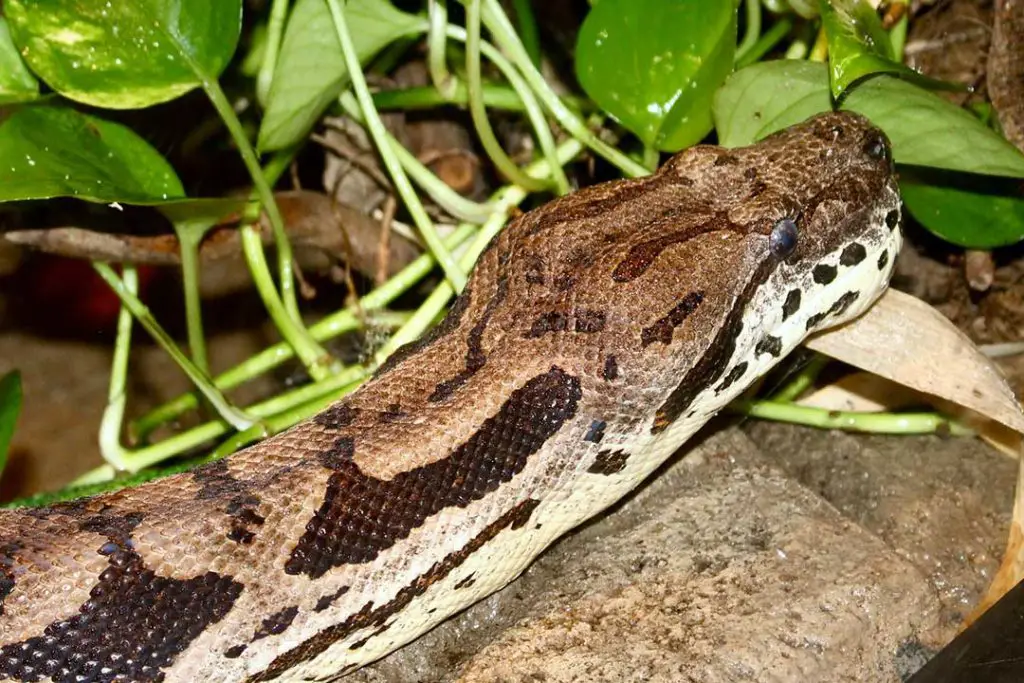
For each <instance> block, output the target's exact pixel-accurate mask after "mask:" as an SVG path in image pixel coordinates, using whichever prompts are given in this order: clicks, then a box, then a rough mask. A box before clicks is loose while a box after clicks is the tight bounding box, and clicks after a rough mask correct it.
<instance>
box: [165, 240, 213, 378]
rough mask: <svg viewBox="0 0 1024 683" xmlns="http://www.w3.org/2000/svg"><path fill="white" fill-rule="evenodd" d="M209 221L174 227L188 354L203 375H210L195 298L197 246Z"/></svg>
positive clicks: (196, 292)
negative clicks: (177, 248) (179, 259)
mask: <svg viewBox="0 0 1024 683" xmlns="http://www.w3.org/2000/svg"><path fill="white" fill-rule="evenodd" d="M207 227H209V221H204V222H203V223H201V224H200V223H196V222H190V223H189V224H188V225H179V224H175V226H174V229H175V232H176V233H177V235H178V244H179V245H180V252H181V285H182V290H183V292H184V296H185V329H186V334H187V336H188V351H189V356H190V357H191V358H192V362H193V363H195V364H196V367H197V368H199V369H200V370H201V371H202V372H203V374H205V375H208V374H210V361H209V358H208V357H207V353H206V335H205V334H204V333H203V313H202V306H201V304H200V296H199V244H200V243H201V242H202V241H203V235H204V234H206V228H207Z"/></svg>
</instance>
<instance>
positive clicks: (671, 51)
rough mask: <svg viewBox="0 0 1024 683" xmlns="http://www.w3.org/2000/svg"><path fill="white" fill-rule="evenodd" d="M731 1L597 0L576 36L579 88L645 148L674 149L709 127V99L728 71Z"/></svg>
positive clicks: (733, 46) (733, 28) (732, 25)
mask: <svg viewBox="0 0 1024 683" xmlns="http://www.w3.org/2000/svg"><path fill="white" fill-rule="evenodd" d="M736 21H737V19H736V5H735V3H733V2H724V1H717V0H716V1H715V2H707V1H706V0H673V1H672V2H665V0H601V2H598V3H596V4H594V6H593V7H592V8H591V9H590V12H589V14H587V18H586V19H585V20H584V21H583V25H582V26H581V27H580V33H579V36H578V38H577V41H576V76H577V78H579V81H580V85H582V86H583V89H584V90H585V91H586V92H587V94H588V95H589V96H590V97H591V99H593V100H594V101H595V102H597V103H598V104H599V105H600V106H601V107H602V108H604V109H605V110H607V111H608V112H609V113H610V114H612V116H614V117H615V118H616V119H618V120H619V121H620V122H621V123H622V125H624V126H625V127H626V128H628V129H629V130H631V131H632V132H633V133H634V134H636V135H637V136H638V137H639V138H640V139H641V140H643V142H644V143H645V144H646V145H648V146H651V147H655V148H657V149H660V150H664V151H676V150H679V149H682V148H683V147H687V146H689V145H692V144H694V143H695V142H698V141H699V140H701V139H702V138H703V137H704V136H705V135H707V134H708V132H709V131H710V130H711V127H712V120H711V98H712V96H713V95H714V92H715V90H716V89H717V88H718V86H720V85H721V84H722V82H723V81H724V80H725V78H726V76H728V75H729V73H730V72H731V71H732V66H733V58H734V56H735V52H736Z"/></svg>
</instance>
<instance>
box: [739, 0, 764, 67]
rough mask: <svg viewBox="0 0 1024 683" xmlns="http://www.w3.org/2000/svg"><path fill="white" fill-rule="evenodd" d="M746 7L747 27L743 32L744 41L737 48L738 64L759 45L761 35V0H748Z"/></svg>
mask: <svg viewBox="0 0 1024 683" xmlns="http://www.w3.org/2000/svg"><path fill="white" fill-rule="evenodd" d="M746 7H747V15H746V16H747V25H746V27H745V28H744V30H743V31H744V32H743V40H742V41H740V44H739V46H738V47H737V48H736V61H737V62H738V61H740V60H741V59H743V55H745V54H746V53H747V52H749V51H750V50H751V49H752V48H753V47H754V45H755V44H757V39H758V37H759V36H760V35H761V0H746Z"/></svg>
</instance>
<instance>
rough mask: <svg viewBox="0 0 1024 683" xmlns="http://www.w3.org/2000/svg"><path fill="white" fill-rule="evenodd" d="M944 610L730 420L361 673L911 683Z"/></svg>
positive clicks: (921, 580)
mask: <svg viewBox="0 0 1024 683" xmlns="http://www.w3.org/2000/svg"><path fill="white" fill-rule="evenodd" d="M940 608H941V603H940V601H939V598H938V596H937V595H936V592H935V590H934V589H933V587H932V586H931V584H929V582H928V581H927V580H926V578H925V576H924V574H923V573H922V572H921V571H920V570H918V569H917V568H916V567H915V566H914V565H913V564H912V563H910V562H908V561H907V560H905V559H903V558H901V557H900V556H899V555H897V554H896V553H895V552H893V550H892V549H891V548H889V547H888V546H887V545H886V544H885V543H883V542H882V541H881V540H880V539H879V538H877V537H875V536H873V535H872V534H870V533H868V532H867V531H865V530H864V529H863V528H861V527H859V526H858V525H856V524H854V523H852V522H851V521H850V520H848V519H846V518H844V517H843V516H842V515H841V514H840V513H839V512H838V511H837V510H836V509H835V508H833V507H832V506H831V505H829V504H828V503H827V502H825V501H824V500H823V499H822V498H820V497H819V496H817V495H816V494H815V493H813V492H812V491H810V490H808V489H807V488H805V487H803V486H802V485H800V484H799V483H798V482H797V481H795V480H794V479H791V478H789V477H787V476H786V475H785V474H783V472H782V471H781V470H779V469H778V468H777V467H775V466H773V465H771V464H769V462H768V461H767V460H766V459H765V457H764V456H763V455H762V454H761V453H760V452H759V451H758V449H757V448H756V447H755V446H754V444H753V443H752V442H751V441H750V440H749V439H748V438H747V437H746V436H745V435H744V434H743V433H742V432H740V431H739V430H736V429H729V430H726V431H723V432H718V433H715V434H714V435H712V436H711V437H709V438H708V439H707V440H706V442H704V443H703V444H701V445H700V446H699V447H697V448H696V449H694V450H693V451H692V452H690V453H689V454H688V455H687V456H686V457H684V458H677V459H676V460H675V461H674V462H672V463H671V465H669V466H668V467H666V468H664V469H663V471H662V472H661V473H660V474H659V475H658V476H657V477H655V478H654V479H653V480H652V481H651V482H649V483H648V485H646V486H645V487H643V488H642V489H641V491H640V492H639V494H637V495H635V496H634V497H633V498H632V499H631V500H628V501H627V502H626V503H625V504H623V505H621V506H619V507H618V509H615V510H613V511H612V512H611V513H609V514H606V515H604V516H603V517H602V518H600V519H599V520H597V521H595V522H593V523H591V524H589V525H587V526H586V527H585V528H583V529H582V530H581V531H579V532H577V533H575V534H573V535H571V536H569V537H568V538H566V539H564V540H563V541H561V542H560V543H558V544H556V546H555V547H554V548H552V549H551V550H550V551H549V552H547V553H546V554H545V555H543V556H542V557H541V558H540V559H539V560H538V561H537V562H536V563H535V564H534V565H533V566H532V567H531V568H530V569H529V570H527V572H526V573H525V574H524V576H523V577H522V578H521V579H520V580H518V581H516V582H514V583H513V584H511V585H510V586H509V587H507V588H506V589H505V590H503V591H501V592H499V593H497V594H495V595H493V596H491V597H490V598H488V599H487V600H485V601H483V602H481V603H479V604H478V605H476V606H474V607H472V608H470V609H469V610H467V611H466V612H465V613H463V614H462V615H460V616H459V617H457V618H456V619H453V620H450V621H449V622H447V623H445V624H443V625H441V626H440V627H438V628H437V629H435V630H434V631H433V632H432V633H430V634H428V635H427V636H425V637H423V638H421V639H420V640H419V641H416V642H414V643H413V644H411V645H410V646H408V647H406V648H404V649H403V650H401V651H399V652H398V653H396V654H394V655H392V656H391V657H389V658H387V659H385V660H384V661H382V662H380V663H378V664H376V665H373V666H371V667H368V668H366V669H364V670H362V671H360V672H357V673H356V674H355V675H353V676H352V677H351V680H354V681H361V682H369V681H374V682H395V683H397V682H398V681H402V682H411V681H423V682H426V681H439V682H440V681H458V682H459V683H484V682H498V681H501V682H506V681H508V682H511V681H524V682H525V681H544V682H545V683H563V682H568V681H589V682H594V683H599V682H603V681H609V682H611V681H616V682H627V681H650V682H658V681H664V682H666V683H667V682H669V681H672V682H676V681H693V682H700V683H713V682H715V683H716V682H719V681H723V682H724V681H747V680H750V681H805V680H830V681H860V680H872V681H887V680H892V681H895V680H899V678H900V676H901V675H905V674H906V673H907V671H906V669H907V666H906V659H907V655H906V651H907V650H908V648H909V649H910V650H913V649H914V648H916V647H917V646H918V644H919V642H920V635H921V634H922V633H926V632H928V631H929V630H931V629H933V628H935V626H936V622H937V619H938V615H939V610H940ZM919 663H920V662H918V664H919ZM347 680H348V679H347Z"/></svg>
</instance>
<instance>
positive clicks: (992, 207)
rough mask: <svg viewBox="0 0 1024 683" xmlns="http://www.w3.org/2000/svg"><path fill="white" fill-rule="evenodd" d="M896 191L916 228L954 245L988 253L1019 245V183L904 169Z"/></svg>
mask: <svg viewBox="0 0 1024 683" xmlns="http://www.w3.org/2000/svg"><path fill="white" fill-rule="evenodd" d="M900 191H901V193H902V195H903V201H904V203H905V204H906V206H907V209H908V210H909V211H910V214H911V215H912V216H913V217H914V218H915V219H916V220H917V222H918V223H920V224H921V225H923V226H924V227H926V228H928V230H930V231H932V232H934V233H935V234H936V235H938V236H939V237H941V238H943V239H945V240H947V241H949V242H952V243H954V244H958V245H960V246H964V247H970V248H975V249H992V248H995V247H1001V246H1005V245H1008V244H1016V243H1017V242H1020V241H1021V240H1022V239H1024V186H1022V184H1021V181H1019V180H1015V179H1007V178H993V177H991V176H979V175H969V174H964V173H948V172H941V171H934V170H931V169H920V168H903V169H901V170H900Z"/></svg>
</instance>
